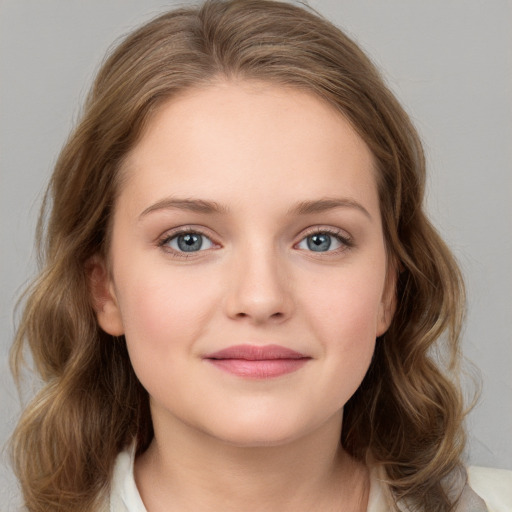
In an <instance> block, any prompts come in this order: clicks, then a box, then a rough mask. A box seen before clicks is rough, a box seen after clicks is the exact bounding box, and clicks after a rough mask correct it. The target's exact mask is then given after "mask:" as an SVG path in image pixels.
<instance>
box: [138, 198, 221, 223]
mask: <svg viewBox="0 0 512 512" xmlns="http://www.w3.org/2000/svg"><path fill="white" fill-rule="evenodd" d="M173 208H176V209H178V210H188V211H191V212H196V213H206V214H212V213H227V211H228V209H227V208H226V207H225V206H221V205H220V204H218V203H216V202H215V201H206V200H204V199H179V198H173V197H168V198H165V199H162V200H161V201H158V202H156V203H155V204H152V205H151V206H149V207H148V208H146V209H145V210H144V211H143V212H142V213H141V214H140V215H139V220H141V219H142V218H143V217H145V216H146V215H148V214H150V213H152V212H154V211H158V210H170V209H173Z"/></svg>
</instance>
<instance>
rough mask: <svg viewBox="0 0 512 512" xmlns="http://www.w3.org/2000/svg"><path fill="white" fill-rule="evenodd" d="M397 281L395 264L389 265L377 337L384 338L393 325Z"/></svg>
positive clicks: (378, 320)
mask: <svg viewBox="0 0 512 512" xmlns="http://www.w3.org/2000/svg"><path fill="white" fill-rule="evenodd" d="M396 280H397V269H396V265H395V264H394V262H391V263H390V264H389V265H388V271H387V273H386V282H385V284H384V291H383V292H382V301H381V303H380V307H379V313H378V315H379V316H378V318H377V337H379V336H382V335H383V334H384V333H385V332H386V331H387V330H388V329H389V326H390V325H391V321H392V320H393V316H394V314H395V310H396V302H397V301H396Z"/></svg>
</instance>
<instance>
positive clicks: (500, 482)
mask: <svg viewBox="0 0 512 512" xmlns="http://www.w3.org/2000/svg"><path fill="white" fill-rule="evenodd" d="M468 481H469V485H470V487H471V488H472V489H473V490H474V491H475V492H476V493H477V494H478V495H479V496H480V497H481V498H482V499H483V500H484V501H485V503H486V505H487V508H488V510H489V512H510V511H511V510H512V471H509V470H507V469H494V468H483V467H477V466H471V467H469V468H468Z"/></svg>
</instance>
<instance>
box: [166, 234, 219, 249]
mask: <svg viewBox="0 0 512 512" xmlns="http://www.w3.org/2000/svg"><path fill="white" fill-rule="evenodd" d="M167 245H168V246H169V247H171V248H172V249H174V250H175V251H179V252H197V251H201V250H203V251H204V250H205V249H210V248H211V247H212V246H213V242H212V241H211V240H210V239H209V238H208V237H207V236H204V235H201V234H200V233H193V232H190V233H180V234H179V235H176V236H174V237H172V238H171V239H170V240H169V241H168V242H167Z"/></svg>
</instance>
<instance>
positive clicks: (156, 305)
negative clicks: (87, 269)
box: [119, 269, 217, 372]
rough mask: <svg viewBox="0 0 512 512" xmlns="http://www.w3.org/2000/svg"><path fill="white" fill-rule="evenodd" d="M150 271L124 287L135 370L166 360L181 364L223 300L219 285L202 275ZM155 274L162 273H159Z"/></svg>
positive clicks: (121, 292) (122, 305)
mask: <svg viewBox="0 0 512 512" xmlns="http://www.w3.org/2000/svg"><path fill="white" fill-rule="evenodd" d="M165 270H166V269H162V271H161V272H152V273H151V274H150V273H149V272H148V273H147V274H146V275H140V276H139V277H138V278H137V279H133V278H132V279H126V280H125V281H124V284H123V286H122V287H121V288H120V290H119V296H120V308H121V315H122V318H123V324H124V328H125V337H126V342H127V345H128V350H129V352H130V358H131V360H132V364H133V366H134V369H135V371H136V372H137V370H138V369H142V368H143V367H147V366H151V364H152V363H153V362H154V363H157V362H165V366H166V367H167V368H169V367H170V366H173V365H175V364H176V363H177V362H178V361H179V359H180V355H181V354H186V353H187V352H188V351H190V350H192V347H193V344H194V341H195V340H197V339H198V338H199V337H200V336H201V334H202V333H203V332H204V329H205V326H206V325H207V324H208V319H209V318H210V316H211V315H212V314H213V312H212V305H213V304H216V303H217V300H216V297H215V293H216V289H215V288H214V287H213V286H211V284H208V285H207V284H206V283H208V280H202V279H201V278H200V276H199V277H198V278H196V279H193V280H192V281H191V279H190V276H189V275H187V276H185V275H184V273H181V274H180V273H179V272H177V273H176V272H174V273H172V275H170V274H171V273H170V272H166V271H165ZM155 274H156V275H157V276H158V277H155Z"/></svg>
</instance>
